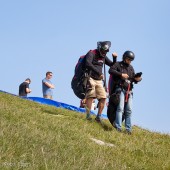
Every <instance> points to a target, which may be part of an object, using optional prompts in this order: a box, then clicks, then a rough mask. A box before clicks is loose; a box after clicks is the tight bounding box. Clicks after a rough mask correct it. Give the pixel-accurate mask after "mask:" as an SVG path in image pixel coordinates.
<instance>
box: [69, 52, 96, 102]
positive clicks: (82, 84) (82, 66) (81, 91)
mask: <svg viewBox="0 0 170 170" xmlns="http://www.w3.org/2000/svg"><path fill="white" fill-rule="evenodd" d="M90 51H91V52H93V53H94V54H96V50H90ZM89 76H90V75H89V73H88V70H87V68H86V55H83V56H81V57H80V58H79V60H78V62H77V64H76V66H75V70H74V76H73V78H72V81H71V88H72V89H73V92H74V94H75V95H76V96H77V97H78V98H80V99H84V98H85V95H86V89H87V82H88V79H89Z"/></svg>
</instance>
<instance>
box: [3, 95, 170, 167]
mask: <svg viewBox="0 0 170 170" xmlns="http://www.w3.org/2000/svg"><path fill="white" fill-rule="evenodd" d="M0 119H1V122H0V128H1V131H0V139H1V140H0V169H2V170H5V169H11V170H15V169H18V170H19V169H30V170H47V169H48V170H88V169H89V170H102V169H106V170H126V169H130V170H131V169H132V170H133V169H134V170H170V136H169V135H168V134H160V133H155V132H150V131H148V130H145V129H142V128H139V127H137V126H134V127H133V134H132V135H127V134H125V133H118V132H117V131H115V129H113V128H112V126H111V125H110V123H109V122H108V120H105V121H104V124H103V125H100V124H98V123H96V122H95V121H94V119H93V121H92V122H89V121H86V120H85V115H84V114H81V113H76V112H73V111H68V110H65V109H59V108H55V107H52V106H47V105H41V104H38V103H35V102H32V101H28V100H24V99H21V98H19V97H16V96H12V95H9V94H5V93H1V92H0ZM90 138H95V139H98V140H102V141H104V142H106V143H111V144H113V145H114V146H113V147H109V146H105V145H104V146H101V145H98V144H96V143H95V142H94V141H92V140H91V139H90Z"/></svg>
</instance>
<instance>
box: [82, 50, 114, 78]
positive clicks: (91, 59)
mask: <svg viewBox="0 0 170 170" xmlns="http://www.w3.org/2000/svg"><path fill="white" fill-rule="evenodd" d="M85 57H86V68H87V69H88V71H89V72H91V73H90V75H91V76H90V77H92V78H93V79H95V80H100V78H99V77H100V75H102V68H103V64H104V62H105V64H106V65H108V66H112V65H113V64H114V63H115V62H116V58H114V61H113V62H112V61H111V60H110V59H109V58H108V57H107V56H106V57H102V56H100V53H99V51H98V50H97V49H96V50H93V51H89V52H88V53H87V54H86V56H85Z"/></svg>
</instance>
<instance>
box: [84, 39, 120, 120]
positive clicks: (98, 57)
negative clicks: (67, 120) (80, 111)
mask: <svg viewBox="0 0 170 170" xmlns="http://www.w3.org/2000/svg"><path fill="white" fill-rule="evenodd" d="M110 47H111V42H110V41H103V42H98V43H97V49H95V50H93V51H89V52H88V53H87V54H86V56H85V57H86V68H87V70H88V74H89V80H88V89H87V93H86V97H85V98H86V113H87V114H86V119H88V120H91V117H90V110H91V105H92V102H93V99H96V98H97V99H98V100H99V105H98V114H97V116H96V118H95V120H96V121H98V122H100V121H101V114H102V111H103V109H104V106H105V102H106V91H105V88H104V87H103V80H104V79H105V78H104V75H103V73H102V69H103V66H104V64H106V65H108V66H112V65H113V64H114V63H115V62H116V57H117V54H116V53H113V54H112V56H113V58H114V61H113V62H112V61H111V60H110V59H109V58H108V57H107V56H106V54H107V53H108V52H109V48H110Z"/></svg>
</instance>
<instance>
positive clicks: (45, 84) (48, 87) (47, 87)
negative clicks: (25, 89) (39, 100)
mask: <svg viewBox="0 0 170 170" xmlns="http://www.w3.org/2000/svg"><path fill="white" fill-rule="evenodd" d="M52 76H53V73H52V72H51V71H48V72H47V73H46V77H45V78H44V79H43V80H42V91H43V97H44V98H46V99H53V89H54V88H55V86H54V85H53V84H52V82H51V80H50V79H51V78H52Z"/></svg>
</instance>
